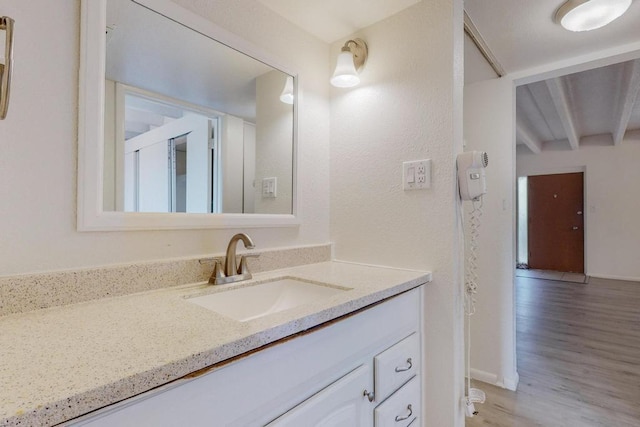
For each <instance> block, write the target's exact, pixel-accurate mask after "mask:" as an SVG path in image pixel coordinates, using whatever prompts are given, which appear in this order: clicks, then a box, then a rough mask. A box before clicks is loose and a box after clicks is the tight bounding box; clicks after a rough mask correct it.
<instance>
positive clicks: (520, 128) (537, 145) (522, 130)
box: [516, 120, 542, 154]
mask: <svg viewBox="0 0 640 427" xmlns="http://www.w3.org/2000/svg"><path fill="white" fill-rule="evenodd" d="M516 138H517V139H519V140H520V141H522V142H524V144H525V145H526V146H527V147H529V150H531V151H532V152H533V153H534V154H540V152H541V151H542V141H540V140H538V139H537V138H536V137H535V136H534V135H533V132H531V130H529V128H528V127H527V125H525V124H524V123H522V120H516Z"/></svg>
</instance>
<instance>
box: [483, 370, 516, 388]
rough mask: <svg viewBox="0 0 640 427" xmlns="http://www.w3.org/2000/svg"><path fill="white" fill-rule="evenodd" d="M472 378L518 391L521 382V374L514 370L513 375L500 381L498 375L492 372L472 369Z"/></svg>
mask: <svg viewBox="0 0 640 427" xmlns="http://www.w3.org/2000/svg"><path fill="white" fill-rule="evenodd" d="M471 378H472V379H474V380H478V381H482V382H483V383H487V384H491V385H495V386H496V387H500V388H506V389H507V390H511V391H516V390H517V388H518V383H519V382H520V375H518V373H517V372H514V375H513V376H512V377H504V378H503V380H502V381H498V376H497V375H496V374H492V373H491V372H486V371H481V370H479V369H471Z"/></svg>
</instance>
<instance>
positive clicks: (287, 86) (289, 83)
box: [280, 76, 293, 104]
mask: <svg viewBox="0 0 640 427" xmlns="http://www.w3.org/2000/svg"><path fill="white" fill-rule="evenodd" d="M280 101H282V102H284V103H285V104H293V77H291V76H287V80H286V81H285V82H284V88H283V89H282V93H281V94H280Z"/></svg>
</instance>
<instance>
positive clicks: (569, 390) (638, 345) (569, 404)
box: [466, 277, 640, 427]
mask: <svg viewBox="0 0 640 427" xmlns="http://www.w3.org/2000/svg"><path fill="white" fill-rule="evenodd" d="M516 343H517V363H518V373H519V375H520V383H519V385H518V390H517V391H516V392H512V391H509V390H505V389H501V388H498V387H495V386H490V385H488V384H485V383H482V382H478V381H474V382H473V385H472V386H474V387H478V388H481V389H482V390H484V391H485V392H486V394H487V401H486V402H485V403H484V404H482V405H476V409H477V410H479V412H480V413H479V414H478V415H476V416H475V417H473V418H467V421H466V426H467V427H477V426H496V427H528V426H544V427H556V426H558V427H560V426H561V427H593V426H598V427H639V426H640V283H637V282H625V281H617V280H606V279H598V278H593V277H592V278H590V279H589V283H588V284H579V283H567V282H559V281H553V280H540V279H535V278H525V277H517V278H516Z"/></svg>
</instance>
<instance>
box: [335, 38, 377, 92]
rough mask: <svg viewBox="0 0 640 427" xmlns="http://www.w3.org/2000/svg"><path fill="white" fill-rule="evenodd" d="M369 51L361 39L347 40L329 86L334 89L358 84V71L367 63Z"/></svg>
mask: <svg viewBox="0 0 640 427" xmlns="http://www.w3.org/2000/svg"><path fill="white" fill-rule="evenodd" d="M368 53H369V49H368V47H367V43H366V42H365V41H364V40H362V39H353V40H348V41H347V42H346V43H345V44H344V46H343V47H342V50H341V52H340V55H338V62H337V64H336V70H335V71H334V72H333V77H331V84H332V85H334V86H335V87H353V86H356V85H357V84H359V83H360V77H359V76H358V71H359V70H360V69H362V67H363V66H364V64H365V62H366V61H367V55H368Z"/></svg>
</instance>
